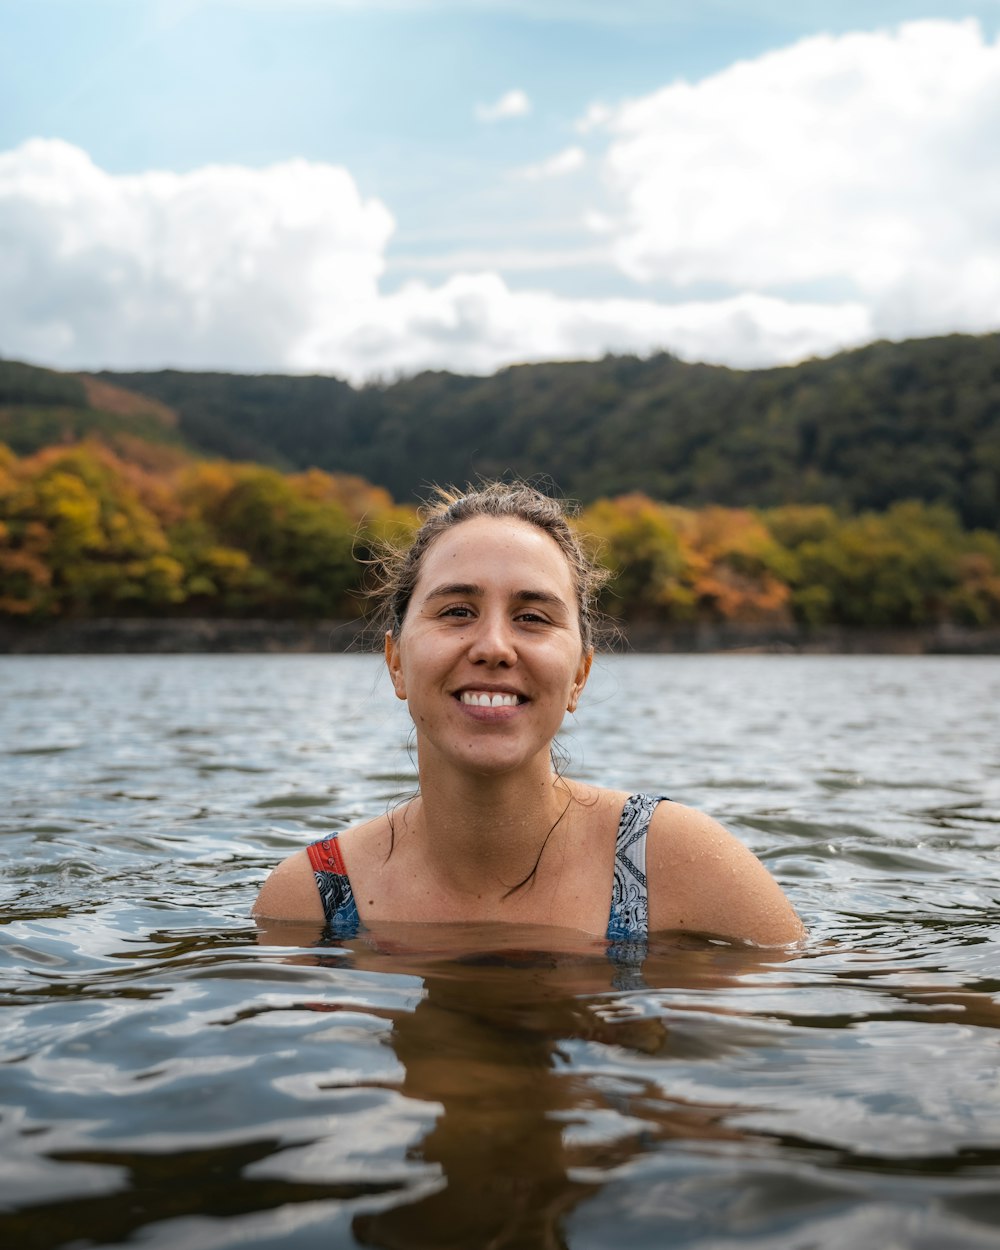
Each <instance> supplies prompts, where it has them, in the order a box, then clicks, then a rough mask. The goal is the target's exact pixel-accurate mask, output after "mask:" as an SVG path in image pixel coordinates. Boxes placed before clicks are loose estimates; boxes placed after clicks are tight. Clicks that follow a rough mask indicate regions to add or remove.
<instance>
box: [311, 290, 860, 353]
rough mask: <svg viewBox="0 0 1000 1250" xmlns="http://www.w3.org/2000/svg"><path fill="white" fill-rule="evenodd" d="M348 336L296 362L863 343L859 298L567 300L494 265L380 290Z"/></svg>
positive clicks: (767, 349) (796, 348)
mask: <svg viewBox="0 0 1000 1250" xmlns="http://www.w3.org/2000/svg"><path fill="white" fill-rule="evenodd" d="M373 311H375V312H376V314H377V315H376V316H375V317H374V318H372V319H367V318H359V320H358V323H357V325H356V327H355V329H354V330H353V331H351V332H350V333H349V334H347V335H346V336H340V335H336V336H328V335H324V334H322V333H320V334H318V335H317V336H316V337H315V338H314V339H313V340H312V341H311V342H309V343H308V344H307V345H306V346H305V348H304V351H303V354H302V356H301V358H300V360H299V361H298V365H299V367H300V368H302V369H316V370H319V369H326V370H333V371H334V372H339V373H343V374H347V375H349V376H352V377H355V378H362V377H371V376H374V375H385V374H393V373H412V372H415V371H416V370H418V369H425V368H432V369H433V368H436V369H451V370H453V371H455V372H467V373H491V372H493V371H494V370H495V369H498V368H500V367H501V366H503V365H507V364H511V363H514V362H527V361H539V360H570V359H573V360H581V359H598V358H600V357H601V356H603V355H605V354H606V353H608V352H609V351H612V352H636V353H639V354H648V353H650V352H654V351H660V350H663V349H665V348H666V349H669V350H671V351H673V352H675V353H676V354H677V355H679V356H682V357H685V358H687V359H689V360H702V361H709V362H716V363H720V364H722V363H725V364H730V365H736V366H745V367H753V366H757V365H768V364H774V363H777V362H782V361H791V360H801V359H802V358H804V357H806V356H811V355H817V354H822V353H825V352H832V351H836V350H838V349H839V348H842V347H851V346H855V345H857V344H859V343H862V342H865V341H866V340H867V339H868V338H869V337H870V332H871V326H870V323H869V320H868V316H867V313H866V311H865V309H864V308H863V307H862V306H860V305H858V304H835V305H826V304H801V303H789V302H788V301H785V300H780V299H773V298H768V297H766V296H759V295H742V296H736V297H733V298H731V299H726V300H714V301H698V302H690V303H684V304H678V305H670V304H661V303H657V302H656V301H654V300H636V299H593V300H585V299H569V298H564V297H560V296H557V295H553V294H552V293H551V292H548V291H512V290H510V289H509V288H508V287H507V285H506V284H505V283H504V281H503V279H502V278H500V277H499V276H498V275H497V274H494V273H479V274H458V275H455V276H454V277H452V278H449V279H448V280H447V281H446V282H444V283H443V284H442V285H440V286H437V287H431V286H428V285H427V284H425V283H423V282H412V283H409V284H407V285H406V286H404V287H403V288H402V289H401V290H400V291H397V292H395V293H394V294H392V295H388V296H386V297H385V298H383V299H382V300H381V301H380V303H379V305H378V307H377V309H376V310H373Z"/></svg>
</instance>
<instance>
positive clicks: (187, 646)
mask: <svg viewBox="0 0 1000 1250" xmlns="http://www.w3.org/2000/svg"><path fill="white" fill-rule="evenodd" d="M620 633H621V641H620V642H619V643H617V645H615V646H614V647H613V648H612V650H613V651H615V652H624V653H625V654H629V653H633V654H654V655H655V654H660V655H664V654H685V655H700V654H740V653H742V654H758V655H765V654H771V655H1000V629H967V628H964V627H961V626H956V625H937V626H929V627H927V628H925V629H863V628H854V627H850V628H849V627H846V626H832V625H831V626H823V627H820V628H815V629H807V628H805V627H804V626H797V625H753V624H745V623H744V624H738V623H734V622H725V623H702V624H698V625H672V626H664V625H655V624H650V623H642V622H640V623H637V624H633V625H622V626H621V627H620ZM366 636H367V639H369V640H370V639H371V629H370V626H367V625H366V624H365V622H364V621H361V620H353V621H342V620H340V621H338V620H331V621H294V620H273V621H272V620H259V619H248V620H230V619H222V618H219V619H213V618H211V617H192V618H170V617H167V618H163V619H159V620H158V619H155V618H145V617H144V618H129V617H98V618H94V619H91V620H77V621H56V622H52V623H48V624H45V625H37V624H36V625H30V624H26V623H23V622H11V621H3V622H0V655H190V654H209V655H211V654H282V653H284V654H318V655H338V654H343V653H345V652H355V653H358V654H364V653H366V652H368V651H370V650H372V648H371V646H370V643H369V642H368V641H366Z"/></svg>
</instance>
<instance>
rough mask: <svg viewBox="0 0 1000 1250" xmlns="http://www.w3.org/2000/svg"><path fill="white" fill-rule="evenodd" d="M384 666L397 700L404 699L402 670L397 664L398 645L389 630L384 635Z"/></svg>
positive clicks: (404, 689)
mask: <svg viewBox="0 0 1000 1250" xmlns="http://www.w3.org/2000/svg"><path fill="white" fill-rule="evenodd" d="M385 664H386V668H388V670H389V676H390V678H391V679H392V688H393V690H395V692H396V698H397V699H403V700H404V701H405V699H406V682H405V681H404V680H403V668H402V665H401V664H400V662H399V644H398V643H397V642H396V640H395V639H394V638H393V636H392V632H391V631H390V630H386V634H385Z"/></svg>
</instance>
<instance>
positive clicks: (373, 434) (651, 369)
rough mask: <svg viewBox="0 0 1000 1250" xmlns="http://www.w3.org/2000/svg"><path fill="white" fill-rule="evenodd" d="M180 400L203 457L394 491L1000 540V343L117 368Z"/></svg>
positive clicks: (182, 425)
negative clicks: (390, 371)
mask: <svg viewBox="0 0 1000 1250" xmlns="http://www.w3.org/2000/svg"><path fill="white" fill-rule="evenodd" d="M101 376H102V377H104V378H106V379H107V380H109V381H112V382H117V383H119V384H121V385H122V386H126V387H129V388H130V389H132V390H136V391H140V392H142V393H143V394H145V395H148V396H150V397H153V398H155V399H157V400H160V401H162V402H163V403H165V404H167V405H169V406H170V408H171V409H173V410H175V411H176V412H177V414H178V418H179V426H178V432H179V433H180V434H181V435H182V436H183V438H184V439H185V440H186V441H187V442H188V443H189V444H190V445H191V446H193V447H196V448H198V449H199V450H200V451H202V452H203V453H209V454H216V455H220V456H225V457H228V458H235V459H254V460H258V461H261V462H264V463H267V464H271V465H273V466H276V467H280V468H286V469H294V468H305V467H308V466H311V465H314V466H317V467H320V468H324V469H327V470H330V471H336V472H345V473H353V474H359V475H361V476H363V477H365V478H367V479H368V480H370V481H371V482H373V483H376V484H378V485H380V486H383V487H385V488H386V489H388V490H389V491H390V492H391V493H392V494H393V495H394V496H395V497H396V498H399V499H408V498H412V497H413V496H414V494H415V493H419V492H420V490H421V488H422V487H423V486H424V485H425V484H426V483H428V482H435V481H437V482H441V481H459V482H460V481H464V480H467V479H469V478H472V477H475V476H476V475H479V474H483V475H487V476H489V475H493V474H498V473H502V472H504V471H507V470H512V471H514V472H515V473H519V474H524V475H529V476H530V475H533V474H538V473H545V474H548V475H550V476H551V477H552V478H553V479H554V480H555V482H556V483H557V484H558V486H559V488H560V489H561V490H563V491H565V492H567V493H569V494H571V495H574V496H576V497H578V498H580V499H582V500H584V501H587V502H589V501H591V500H593V499H596V498H598V497H600V496H604V495H617V494H621V493H624V492H629V491H642V492H644V493H646V494H648V495H650V496H652V497H654V498H657V499H661V500H665V501H669V502H671V503H674V504H679V505H683V506H689V507H690V506H695V507H696V506H701V505H705V504H710V503H713V504H722V505H727V506H761V507H773V506H777V505H780V504H784V503H790V502H797V503H822V504H829V505H831V506H833V507H835V508H837V509H839V510H841V511H844V512H858V511H861V510H863V509H876V510H879V511H881V510H884V509H886V508H888V507H889V506H890V505H891V504H892V503H894V502H896V501H898V500H902V499H919V500H923V501H925V502H928V503H944V504H947V505H948V506H950V507H952V508H953V509H954V510H955V511H956V512H957V514H958V515H959V517H960V518H961V520H962V522H963V524H964V525H966V526H986V527H989V528H993V529H997V528H1000V335H995V334H994V335H984V336H978V337H974V336H968V335H950V336H947V337H943V338H935V339H923V340H912V341H909V342H905V343H876V344H873V345H871V346H869V347H865V348H862V349H860V350H858V351H853V352H845V353H842V354H841V355H838V356H835V357H832V358H831V359H828V360H815V361H808V362H806V363H804V364H801V365H798V366H795V367H788V368H776V369H762V370H752V371H737V370H732V369H725V368H720V367H715V366H708V365H697V364H685V363H683V362H681V361H678V360H676V359H674V358H672V357H670V356H666V355H660V356H655V357H653V358H651V359H649V360H639V359H637V358H634V357H608V358H606V359H604V360H602V361H598V362H595V363H572V364H541V365H523V366H518V367H516V368H510V369H505V370H502V371H501V372H500V373H497V374H495V375H494V376H492V377H488V378H474V377H458V376H456V375H453V374H449V373H423V374H420V375H418V376H417V377H413V378H409V379H406V380H403V381H399V382H396V383H393V384H391V385H385V386H374V385H373V386H367V387H363V388H360V389H355V388H352V387H350V386H348V385H347V384H346V383H344V382H341V381H339V380H337V379H335V378H325V377H281V376H243V375H232V374H203V373H200V374H195V373H180V372H175V371H165V372H159V373H131V374H103V375H101Z"/></svg>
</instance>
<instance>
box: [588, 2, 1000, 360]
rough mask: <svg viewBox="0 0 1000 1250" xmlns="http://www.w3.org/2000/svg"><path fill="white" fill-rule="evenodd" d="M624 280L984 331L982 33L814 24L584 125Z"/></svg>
mask: <svg viewBox="0 0 1000 1250" xmlns="http://www.w3.org/2000/svg"><path fill="white" fill-rule="evenodd" d="M584 122H585V124H586V125H591V124H593V123H596V124H599V125H601V126H602V127H603V128H604V130H605V131H606V132H608V133H609V134H610V136H611V140H610V146H609V149H608V152H607V156H606V167H605V170H606V175H607V179H608V182H609V185H610V187H611V189H612V190H613V192H614V193H616V194H617V196H618V197H619V203H620V204H621V206H622V207H621V212H620V215H619V218H618V222H617V228H616V255H617V258H618V262H619V264H620V266H621V267H622V269H623V270H624V271H625V272H626V273H628V274H629V275H631V276H633V277H635V278H637V279H639V280H649V279H660V280H664V279H665V280H668V281H669V282H671V283H673V284H676V285H680V286H683V285H685V284H694V283H704V282H711V283H722V284H725V285H726V287H727V288H728V289H732V290H736V291H741V290H748V289H750V290H757V291H763V292H767V291H770V292H780V291H785V292H787V291H788V290H789V289H798V290H800V291H804V290H808V289H809V285H810V284H815V286H816V289H818V287H819V285H820V284H825V285H826V286H827V287H828V288H829V287H830V286H831V285H833V286H836V287H837V288H839V289H841V290H846V291H849V292H852V293H853V297H854V298H855V299H856V300H857V301H860V302H861V303H863V304H865V305H866V306H867V307H868V308H869V309H870V310H871V319H872V327H873V331H874V332H875V333H876V334H885V335H889V336H905V335H917V334H928V333H936V332H939V331H948V330H960V329H968V330H983V329H991V328H995V327H997V326H998V325H1000V174H998V170H997V162H996V155H995V153H996V136H997V134H1000V41H998V42H997V43H993V44H990V43H988V42H986V41H985V40H984V38H983V36H982V33H981V30H980V28H979V26H978V25H977V23H976V22H975V21H973V20H966V21H958V22H949V21H924V22H913V23H910V24H907V25H905V26H902V27H900V28H899V30H897V31H895V32H887V31H882V32H874V33H868V34H849V35H844V36H841V37H836V38H835V37H831V36H819V37H816V38H810V39H806V40H803V41H802V42H800V43H797V44H795V45H793V46H791V47H789V48H786V49H782V50H780V51H776V52H772V53H769V54H767V55H765V56H761V57H759V58H758V59H756V60H753V61H745V62H740V63H737V64H735V65H733V66H730V67H729V68H728V69H726V70H725V71H723V72H721V73H718V74H716V75H713V76H712V77H710V78H706V79H704V80H703V81H701V82H698V83H695V84H693V85H689V84H686V83H683V82H678V83H675V84H673V85H671V86H668V87H665V88H663V89H662V90H660V91H657V92H655V93H654V94H652V95H649V96H646V97H643V98H641V99H637V100H633V101H631V102H628V103H625V104H623V105H621V106H620V107H618V108H617V109H615V110H613V111H612V113H611V115H610V116H609V117H603V118H602V115H601V113H600V111H599V110H598V111H597V112H596V113H592V114H589V115H588V118H585V119H584Z"/></svg>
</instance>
